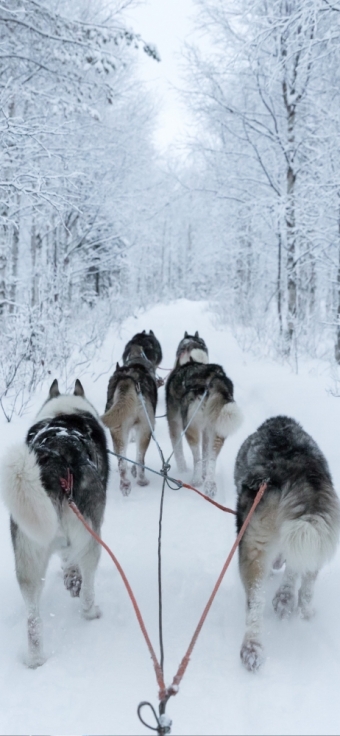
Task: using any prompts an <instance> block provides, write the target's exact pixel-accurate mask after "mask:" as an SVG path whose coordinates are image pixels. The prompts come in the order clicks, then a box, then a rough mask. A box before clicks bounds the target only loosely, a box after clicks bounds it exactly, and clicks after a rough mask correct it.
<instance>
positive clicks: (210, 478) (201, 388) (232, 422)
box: [166, 333, 242, 496]
mask: <svg viewBox="0 0 340 736" xmlns="http://www.w3.org/2000/svg"><path fill="white" fill-rule="evenodd" d="M198 341H200V342H198ZM182 361H184V362H182ZM207 361H208V351H207V348H206V345H205V343H204V341H203V340H202V338H199V336H198V333H196V335H195V336H190V335H187V333H186V334H185V336H184V338H183V340H182V341H181V343H180V345H179V346H178V349H177V355H176V364H175V368H174V369H173V370H172V372H171V373H170V376H169V377H168V380H167V383H166V410H167V419H168V425H169V432H170V438H171V442H172V447H173V451H174V455H175V459H176V462H177V466H178V470H179V471H180V472H184V471H185V470H186V463H185V458H184V453H183V445H182V436H181V434H182V432H183V431H184V430H185V436H186V439H187V441H188V443H189V445H190V449H191V452H192V455H193V460H194V474H193V479H192V482H193V484H194V485H200V484H201V483H202V480H204V492H205V493H206V495H207V496H214V495H215V493H216V482H215V467H216V460H217V457H218V454H219V452H220V450H221V449H222V447H223V444H224V440H225V439H226V437H228V436H229V435H231V434H233V432H235V431H236V430H237V429H238V427H239V426H240V424H241V422H242V414H241V412H240V409H239V408H238V406H237V404H236V403H235V401H234V387H233V384H232V382H231V380H230V378H228V376H226V374H225V372H224V370H223V368H222V367H221V366H220V365H216V364H215V363H208V362H207ZM201 445H202V457H201V449H200V446H201Z"/></svg>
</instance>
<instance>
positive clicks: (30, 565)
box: [12, 522, 50, 668]
mask: <svg viewBox="0 0 340 736" xmlns="http://www.w3.org/2000/svg"><path fill="white" fill-rule="evenodd" d="M12 536H13V546H14V555H15V570H16V576H17V580H18V583H19V586H20V590H21V593H22V597H23V599H24V601H25V604H26V610H27V634H28V657H27V665H28V667H32V668H35V667H39V666H40V665H42V664H43V663H44V662H45V657H44V654H43V644H42V621H41V618H40V613H39V601H40V596H41V591H42V588H43V584H44V580H45V572H46V568H47V563H48V560H49V556H50V553H49V549H48V548H47V549H46V548H44V547H41V546H40V545H38V544H36V543H35V542H33V541H31V540H30V539H29V538H28V537H26V535H25V534H24V533H23V532H22V531H21V530H20V529H19V528H18V527H16V525H14V524H13V522H12Z"/></svg>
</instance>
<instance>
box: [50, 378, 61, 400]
mask: <svg viewBox="0 0 340 736" xmlns="http://www.w3.org/2000/svg"><path fill="white" fill-rule="evenodd" d="M57 396H60V391H59V386H58V381H57V379H56V378H55V379H54V381H53V383H52V384H51V386H50V393H49V395H48V398H49V399H55V398H56V397H57Z"/></svg>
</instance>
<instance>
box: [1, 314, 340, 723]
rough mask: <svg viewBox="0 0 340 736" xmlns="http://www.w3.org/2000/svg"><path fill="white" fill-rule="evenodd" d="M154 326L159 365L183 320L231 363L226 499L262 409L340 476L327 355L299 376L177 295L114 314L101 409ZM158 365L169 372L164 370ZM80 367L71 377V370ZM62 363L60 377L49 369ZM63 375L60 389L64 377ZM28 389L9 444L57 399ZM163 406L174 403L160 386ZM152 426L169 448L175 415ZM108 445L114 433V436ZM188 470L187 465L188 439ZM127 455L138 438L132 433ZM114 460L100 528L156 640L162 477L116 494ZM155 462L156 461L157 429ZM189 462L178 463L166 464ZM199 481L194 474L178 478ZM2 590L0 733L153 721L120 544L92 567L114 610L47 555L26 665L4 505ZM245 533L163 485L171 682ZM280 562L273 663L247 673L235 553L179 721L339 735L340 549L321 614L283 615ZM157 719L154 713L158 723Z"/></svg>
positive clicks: (102, 362)
mask: <svg viewBox="0 0 340 736" xmlns="http://www.w3.org/2000/svg"><path fill="white" fill-rule="evenodd" d="M143 329H147V330H149V329H153V330H154V332H155V334H156V336H157V337H158V338H159V339H160V341H161V344H162V348H163V354H164V358H163V363H162V365H163V366H165V367H167V368H171V367H172V365H173V363H174V358H175V350H176V347H177V344H178V342H179V340H180V339H181V337H182V336H183V333H184V330H187V331H188V332H192V331H195V330H197V329H198V330H199V333H200V335H201V336H202V337H203V338H204V339H205V340H206V342H207V344H208V348H209V356H210V360H211V361H212V362H216V363H221V364H222V365H223V366H224V368H225V370H226V372H227V374H228V375H229V377H230V378H231V379H232V381H233V382H234V389H235V398H236V401H237V402H238V403H239V405H240V408H241V409H242V411H243V414H244V422H243V425H242V426H241V428H240V429H239V430H238V431H237V432H236V433H235V434H234V435H233V436H232V437H231V438H230V439H228V440H227V441H226V443H225V446H224V448H223V450H222V453H221V455H220V458H219V460H218V464H217V485H218V494H217V497H216V500H217V501H218V502H219V503H222V504H224V505H227V506H231V507H235V490H234V484H233V464H234V461H235V456H236V453H237V450H238V448H239V446H240V444H241V442H242V441H243V440H244V439H245V437H247V435H248V434H249V433H250V432H252V431H254V430H255V429H256V427H257V426H259V424H260V423H261V422H262V421H263V420H265V419H266V418H268V417H270V416H273V415H275V414H279V413H285V414H287V415H290V416H292V417H294V418H295V419H297V420H298V421H300V422H301V424H302V425H303V427H304V428H305V429H306V430H307V431H308V432H310V434H311V435H312V436H313V437H314V439H315V440H316V441H317V442H318V444H319V446H320V447H321V449H322V450H323V452H324V453H325V455H326V457H327V459H328V461H329V464H330V468H331V472H332V475H333V479H334V482H335V486H336V487H337V488H339V486H340V460H339V432H338V427H339V426H340V401H339V399H338V398H336V397H334V396H333V395H332V394H331V392H330V391H329V390H328V389H329V387H330V381H331V379H330V376H329V373H328V369H327V368H326V367H325V365H324V364H322V363H321V362H319V363H317V362H315V361H314V362H313V363H312V362H305V363H301V365H300V366H299V374H298V375H296V374H295V373H293V372H292V370H291V369H290V367H289V366H287V365H279V364H278V363H274V362H270V361H269V360H267V359H266V360H258V359H256V358H254V357H253V356H252V355H250V354H245V353H243V352H242V351H241V349H240V348H239V346H238V345H237V343H236V341H235V339H234V338H233V336H232V334H231V333H230V331H229V330H228V329H220V328H218V327H217V326H216V324H215V322H214V318H213V315H212V314H211V313H210V312H209V310H208V308H207V306H206V305H205V304H203V303H198V302H195V303H191V302H188V301H186V300H180V301H177V302H175V303H171V304H166V305H164V304H160V305H157V306H155V307H154V308H152V309H150V310H149V311H147V312H143V313H142V312H140V313H138V314H137V316H132V317H130V318H129V319H128V320H126V321H125V323H124V324H123V326H122V328H121V330H120V333H118V332H117V330H115V329H114V327H111V328H110V329H109V332H108V337H107V340H106V342H105V344H104V346H103V348H102V349H101V350H100V353H99V354H98V356H97V359H96V361H95V362H94V363H93V365H92V368H91V371H89V372H88V373H87V374H85V375H82V377H81V380H82V384H83V386H84V389H85V392H86V395H87V397H88V399H89V400H90V401H91V402H92V403H93V404H94V406H95V407H97V408H98V410H99V411H100V412H103V411H104V406H105V401H106V388H107V383H108V379H109V377H110V374H111V372H112V371H113V369H114V367H115V364H116V361H117V360H120V358H121V355H122V352H123V347H124V345H125V343H126V342H127V340H128V339H129V338H130V337H131V336H132V335H133V334H134V333H135V332H137V331H140V330H143ZM161 374H162V375H165V373H164V374H163V372H161ZM76 377H77V376H74V378H76ZM52 378H54V376H51V381H52ZM62 388H63V387H62V386H61V389H62ZM47 390H48V384H46V386H45V387H44V391H41V392H40V393H37V394H36V395H35V396H34V397H32V405H31V407H30V411H29V412H28V413H27V414H26V415H25V416H24V417H21V418H16V419H14V420H13V421H12V422H11V424H7V423H5V421H4V420H2V424H1V455H5V454H6V449H7V448H8V447H9V446H10V445H11V444H12V443H13V442H15V441H17V440H19V439H20V438H23V437H24V436H25V433H26V431H27V429H28V427H29V426H30V424H32V421H33V419H34V416H35V413H36V412H37V411H38V409H39V408H40V406H41V404H42V403H43V401H44V400H45V399H46V395H47ZM157 413H158V414H163V413H164V389H163V388H161V389H160V390H159V404H158V408H157ZM156 437H157V440H158V441H159V443H160V445H161V447H162V448H163V451H164V454H165V456H166V457H167V456H168V455H169V454H170V452H171V446H170V440H169V436H168V432H167V426H166V419H163V418H162V419H158V420H157V423H156ZM110 446H111V445H110ZM185 452H186V455H187V458H188V460H189V464H190V467H192V462H191V458H190V452H189V451H188V448H187V447H186V448H185ZM129 453H130V455H131V457H132V458H134V455H135V445H134V444H130V445H129ZM111 460H112V465H111V467H112V472H111V477H110V484H109V489H108V502H107V510H106V516H105V523H104V526H103V530H102V536H103V539H104V540H105V542H106V543H107V544H109V546H110V547H111V548H112V550H113V552H114V554H115V555H116V556H117V557H118V559H119V561H120V563H121V564H122V566H123V568H124V570H125V572H126V574H127V576H128V579H129V581H130V583H131V585H132V588H133V591H134V593H135V595H136V598H137V601H138V604H139V606H140V608H141V611H142V614H143V617H144V620H145V623H146V627H147V629H148V632H149V634H150V637H151V640H152V643H153V646H154V647H155V649H156V651H157V652H158V606H157V601H158V599H157V537H158V515H159V501H160V491H161V484H162V481H161V479H160V478H159V477H157V476H156V475H153V474H151V473H149V474H148V477H149V478H150V485H149V486H147V487H146V488H140V487H139V486H137V485H136V484H135V481H133V485H132V491H131V494H130V496H128V497H123V496H122V494H121V493H120V491H119V484H118V474H117V462H116V459H115V458H113V457H111ZM146 462H147V464H148V465H150V467H152V468H154V469H155V470H159V469H160V458H159V454H158V450H157V447H156V445H155V443H154V442H152V444H151V445H150V448H149V451H148V453H147V457H146ZM172 474H173V475H174V476H175V477H176V475H178V472H177V469H176V467H175V464H174V465H173V466H172V469H171V471H170V475H172ZM183 480H184V481H186V482H188V481H189V482H190V480H191V477H190V473H188V474H186V475H185V476H184V477H183ZM0 529H1V536H0V539H1V542H0V545H1V547H0V549H1V561H2V564H1V590H2V601H3V603H2V607H1V612H0V661H1V669H2V686H1V693H2V707H1V710H0V732H1V733H3V734H5V733H7V734H13V735H14V734H22V733H26V734H27V733H33V734H36V735H38V734H65V735H66V734H103V735H105V734H111V736H112V735H114V734H117V735H118V734H119V735H120V736H124V735H125V734H147V733H150V732H149V731H148V730H147V729H146V728H145V727H144V726H143V725H142V724H141V723H140V722H139V720H138V718H137V713H136V710H137V706H138V704H139V703H140V702H141V701H142V700H148V701H150V702H151V703H152V704H153V705H154V706H155V707H157V704H158V700H157V685H156V680H155V675H154V670H153V666H152V662H151V660H150V656H149V653H148V650H147V648H146V645H145V642H144V639H143V638H142V635H141V632H140V629H139V626H138V623H137V621H136V618H135V614H134V612H133V609H132V606H131V603H130V600H129V598H128V596H127V593H126V591H125V588H124V586H123V583H122V581H121V579H120V577H119V575H118V572H117V570H116V569H115V567H114V566H113V564H112V561H111V559H110V558H109V556H108V555H107V554H106V553H105V552H104V550H103V551H102V556H101V560H100V565H99V569H98V574H97V580H96V592H97V603H98V604H99V605H100V607H101V609H102V612H103V616H102V618H101V619H98V620H95V621H90V622H89V621H85V620H83V619H82V618H81V617H80V615H79V601H78V600H77V599H72V598H71V597H70V595H69V594H68V593H67V591H66V590H65V589H64V586H63V580H62V577H61V573H60V562H59V558H58V557H57V556H56V557H54V558H53V559H52V561H51V563H50V567H49V569H48V572H47V574H46V582H45V588H44V592H43V596H42V601H41V613H42V618H43V621H44V639H45V651H46V655H47V661H46V663H45V664H44V665H43V666H42V667H40V668H38V669H36V670H29V669H27V668H26V667H25V665H24V663H23V660H24V655H25V650H26V625H25V611H24V604H23V601H22V598H21V594H20V591H19V588H18V585H17V581H16V578H15V573H14V560H13V553H12V549H11V541H10V534H9V524H8V517H7V512H6V510H5V508H4V507H1V508H0ZM234 539H235V520H234V517H233V516H231V515H228V514H224V513H222V512H220V511H219V510H218V509H216V508H215V507H214V506H212V505H211V504H208V503H205V501H204V500H203V499H201V498H199V496H198V495H197V494H195V493H193V492H191V491H190V490H186V489H183V488H182V489H180V490H174V491H172V490H170V489H166V495H165V503H164V516H163V595H164V598H163V614H164V624H163V625H164V643H165V682H166V684H167V685H169V684H170V683H171V681H172V678H173V676H174V674H175V673H176V671H177V668H178V665H179V663H180V661H181V659H182V657H183V655H184V652H185V650H186V648H187V646H188V644H189V641H190V639H191V636H192V634H193V632H194V629H195V627H196V625H197V623H198V619H199V617H200V615H201V613H202V611H203V608H204V606H205V604H206V602H207V600H208V597H209V595H210V593H211V591H212V588H213V586H214V584H215V582H216V579H217V577H218V575H219V573H220V571H221V569H222V566H223V563H224V561H225V559H226V557H227V554H228V552H229V550H230V548H231V546H232V543H233V541H234ZM281 574H282V573H281V572H280V571H276V572H275V574H274V575H273V577H272V579H271V580H270V581H269V583H268V595H267V607H266V614H265V647H266V651H265V653H266V661H265V663H264V666H263V668H262V670H261V671H260V672H259V673H257V674H256V675H253V674H250V673H248V672H247V671H245V670H244V669H243V668H242V666H241V663H240V657H239V650H240V645H241V641H242V638H243V633H244V618H245V610H244V609H245V598H244V592H243V588H242V584H241V581H240V577H239V573H238V566H237V556H235V557H234V559H233V561H232V563H231V566H230V568H229V570H228V572H227V574H226V577H225V579H224V581H223V583H222V586H221V589H220V591H219V593H218V595H217V597H216V599H215V601H214V604H213V606H212V609H211V611H210V613H209V615H208V617H207V620H206V622H205V624H204V627H203V629H202V632H201V634H200V636H199V639H198V641H197V644H196V647H195V649H194V651H193V654H192V657H191V660H190V663H189V666H188V668H187V671H186V673H185V675H184V678H183V680H182V683H181V685H180V688H179V692H178V694H177V695H176V696H175V697H172V698H171V699H170V700H169V703H168V705H167V709H166V715H167V716H168V717H169V718H171V719H172V723H173V725H172V734H177V735H178V736H179V735H180V734H197V736H199V735H203V734H212V733H213V734H216V735H218V734H229V733H230V734H249V735H250V734H254V735H255V734H261V735H262V736H264V735H265V734H306V733H308V734H311V735H312V734H338V733H339V732H340V715H339V708H338V683H339V667H340V665H339V662H340V627H339V611H338V602H339V593H340V552H338V553H337V556H336V558H335V559H334V560H333V561H332V562H331V563H330V564H329V565H328V566H326V567H325V568H324V569H323V570H322V572H321V574H320V577H319V579H318V581H317V585H316V593H315V608H316V616H315V618H314V619H313V620H311V621H309V622H305V621H301V620H300V619H298V618H295V617H293V618H292V619H291V620H290V621H278V620H277V619H276V618H275V615H274V611H273V609H272V606H271V599H272V597H273V594H274V591H275V589H276V587H277V586H278V584H279V580H280V576H281ZM150 723H151V721H150Z"/></svg>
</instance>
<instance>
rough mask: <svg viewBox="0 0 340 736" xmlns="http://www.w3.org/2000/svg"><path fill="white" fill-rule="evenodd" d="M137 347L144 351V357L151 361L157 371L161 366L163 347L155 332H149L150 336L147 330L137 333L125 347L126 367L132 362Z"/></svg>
mask: <svg viewBox="0 0 340 736" xmlns="http://www.w3.org/2000/svg"><path fill="white" fill-rule="evenodd" d="M136 345H137V346H138V347H141V348H142V349H143V352H144V355H145V356H146V358H147V359H148V360H149V361H150V363H152V365H153V367H154V370H156V369H157V368H158V366H159V364H160V363H161V362H162V358H163V355H162V348H161V345H160V343H159V341H158V340H157V337H156V336H155V334H154V333H153V331H152V330H149V334H147V333H146V332H145V330H143V332H137V334H136V335H134V336H133V337H132V338H131V340H129V342H128V343H127V344H126V345H125V348H124V352H123V363H124V365H127V363H128V362H129V361H131V357H132V355H133V348H134V347H135V346H136Z"/></svg>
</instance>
